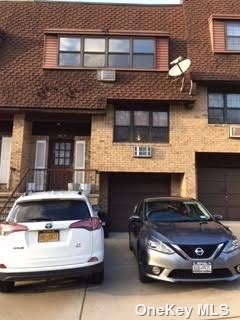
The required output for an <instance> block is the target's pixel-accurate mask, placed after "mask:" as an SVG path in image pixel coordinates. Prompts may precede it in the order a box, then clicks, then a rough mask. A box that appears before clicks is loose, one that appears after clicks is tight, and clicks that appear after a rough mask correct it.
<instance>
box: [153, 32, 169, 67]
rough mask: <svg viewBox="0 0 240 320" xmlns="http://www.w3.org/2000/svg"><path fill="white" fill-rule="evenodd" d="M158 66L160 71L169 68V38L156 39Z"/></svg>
mask: <svg viewBox="0 0 240 320" xmlns="http://www.w3.org/2000/svg"><path fill="white" fill-rule="evenodd" d="M156 68H157V69H158V70H160V71H168V70H169V39H168V38H158V39H157V41H156Z"/></svg>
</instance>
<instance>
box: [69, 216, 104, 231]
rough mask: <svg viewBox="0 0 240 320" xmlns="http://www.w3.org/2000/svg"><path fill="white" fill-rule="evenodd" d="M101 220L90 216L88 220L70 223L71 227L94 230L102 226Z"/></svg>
mask: <svg viewBox="0 0 240 320" xmlns="http://www.w3.org/2000/svg"><path fill="white" fill-rule="evenodd" d="M101 226H102V225H101V221H100V219H99V218H89V219H88V220H80V221H77V222H73V223H72V224H70V226H69V228H70V229H74V228H75V229H86V230H88V231H93V230H97V229H100V228H101Z"/></svg>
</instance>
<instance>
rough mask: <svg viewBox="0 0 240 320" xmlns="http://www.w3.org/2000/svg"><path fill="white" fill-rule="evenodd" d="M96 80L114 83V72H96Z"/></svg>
mask: <svg viewBox="0 0 240 320" xmlns="http://www.w3.org/2000/svg"><path fill="white" fill-rule="evenodd" d="M97 80H98V81H106V82H114V81H116V70H98V71H97Z"/></svg>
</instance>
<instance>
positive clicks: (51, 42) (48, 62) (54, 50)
mask: <svg viewBox="0 0 240 320" xmlns="http://www.w3.org/2000/svg"><path fill="white" fill-rule="evenodd" d="M57 65H58V37H57V35H49V34H47V35H45V47H44V63H43V66H44V68H56V67H57Z"/></svg>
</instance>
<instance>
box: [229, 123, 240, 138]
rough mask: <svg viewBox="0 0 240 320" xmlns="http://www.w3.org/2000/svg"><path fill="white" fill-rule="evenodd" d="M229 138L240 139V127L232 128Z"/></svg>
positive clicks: (230, 128)
mask: <svg viewBox="0 0 240 320" xmlns="http://www.w3.org/2000/svg"><path fill="white" fill-rule="evenodd" d="M229 137H230V138H240V126H230V127H229Z"/></svg>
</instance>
